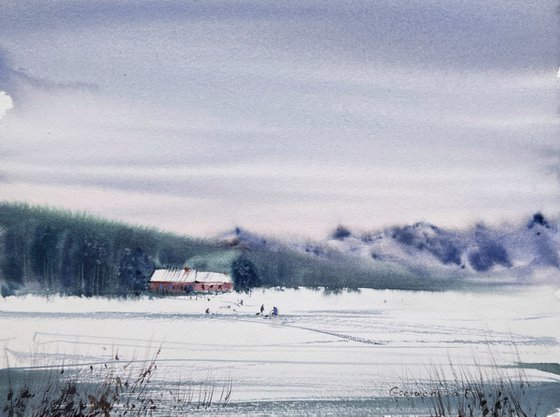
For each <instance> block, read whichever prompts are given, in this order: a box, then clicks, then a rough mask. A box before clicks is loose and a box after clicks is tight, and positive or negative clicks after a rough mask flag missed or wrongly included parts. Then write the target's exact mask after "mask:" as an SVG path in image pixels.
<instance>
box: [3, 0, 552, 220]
mask: <svg viewBox="0 0 560 417" xmlns="http://www.w3.org/2000/svg"><path fill="white" fill-rule="evenodd" d="M555 5H556V1H554V2H553V1H549V0H545V1H533V2H531V1H525V2H521V1H519V2H518V1H509V2H505V1H502V0H493V1H489V2H488V1H485V2H482V1H478V0H472V1H463V0H452V1H445V2H444V1H436V0H428V1H425V2H410V1H404V0H402V1H401V0H396V1H386V2H383V1H382V2H373V3H372V2H360V1H349V2H344V3H342V2H338V1H336V2H335V1H332V2H330V1H326V2H315V1H297V2H296V1H294V2H290V1H288V2H280V3H279V2H276V3H274V2H238V3H231V2H222V1H210V2H190V3H187V2H178V1H174V0H170V1H158V2H155V1H139V2H134V3H132V2H128V1H119V2H108V1H101V2H86V1H84V2H82V1H76V0H71V1H64V0H60V1H56V2H48V3H45V2H25V4H24V3H22V2H15V1H10V2H8V3H7V4H5V5H3V13H2V15H0V45H1V46H2V48H3V49H2V50H0V88H2V89H5V90H6V91H9V92H10V94H11V95H12V94H15V96H14V98H15V99H16V106H15V107H14V109H13V110H12V111H11V112H10V113H9V115H8V116H7V117H5V118H3V119H2V121H0V135H1V137H2V142H3V143H2V146H3V148H5V149H6V150H10V151H11V152H12V154H11V155H5V156H4V157H1V156H0V158H2V162H3V167H2V169H3V172H5V173H7V172H9V176H8V177H6V178H5V180H6V181H7V180H10V181H11V184H12V185H13V184H21V189H22V190H24V191H21V192H19V194H18V192H16V191H14V190H15V188H14V187H16V185H13V186H12V187H11V188H10V187H8V186H5V187H4V188H2V187H0V192H3V193H4V195H8V196H11V197H12V198H14V195H15V194H18V195H22V196H23V197H22V198H24V199H25V198H30V199H33V201H34V202H47V203H49V204H52V203H53V202H54V201H55V200H56V202H60V203H61V204H63V205H68V206H71V207H73V208H75V207H82V206H80V204H84V205H86V204H89V203H88V199H87V195H89V194H90V193H96V195H97V196H98V200H97V202H96V203H95V204H96V205H95V207H97V209H98V210H101V211H102V213H103V214H108V215H111V213H112V211H111V207H113V205H115V207H114V209H115V210H116V211H118V212H119V213H126V212H127V208H130V211H131V212H136V213H138V212H149V213H153V214H154V216H155V213H157V212H158V211H159V212H160V213H161V214H162V216H166V215H169V218H168V220H167V221H168V224H177V225H180V224H181V215H180V214H179V212H178V211H177V207H182V205H188V206H189V210H190V211H189V213H190V215H191V217H192V218H193V219H197V223H199V224H200V225H203V224H204V223H205V222H207V223H212V224H217V223H219V224H226V225H227V224H228V223H232V222H237V221H239V220H240V219H241V220H244V219H247V221H246V222H245V221H244V223H245V224H248V225H249V226H251V224H250V223H249V222H250V220H251V216H257V215H258V216H257V218H258V224H259V225H260V227H264V226H263V225H266V224H271V225H276V226H277V227H278V229H280V230H282V228H285V227H291V226H293V227H295V228H298V229H299V228H305V227H307V225H310V224H315V225H316V229H315V230H317V228H320V227H323V228H324V230H328V229H329V228H330V227H331V226H332V224H330V222H331V221H345V222H347V223H349V224H358V223H361V224H362V225H363V226H364V227H366V228H370V227H375V226H376V225H378V224H379V223H372V222H381V223H384V222H386V221H391V220H399V221H403V220H405V219H409V220H410V221H415V220H417V219H418V218H424V219H427V220H430V219H431V218H432V217H433V219H432V220H434V221H436V218H437V222H442V221H443V222H447V223H448V224H450V223H451V224H452V223H453V222H464V221H465V219H468V218H470V217H481V218H487V216H490V217H492V216H493V217H495V218H498V217H500V216H501V217H503V216H508V215H520V214H525V213H530V212H532V211H534V209H535V207H537V208H546V207H550V206H551V204H552V202H554V201H557V199H558V197H559V196H560V190H559V187H558V183H556V182H554V181H552V183H551V172H550V167H549V165H550V163H551V161H548V160H547V159H545V158H542V157H541V156H540V155H539V154H538V153H535V152H538V150H539V149H541V148H547V149H548V148H551V147H553V145H554V144H555V143H556V142H557V138H558V127H559V122H560V120H559V118H558V114H557V112H556V106H557V98H558V97H557V88H558V85H557V81H556V79H555V78H554V75H555V72H556V69H557V66H558V63H557V56H556V51H557V49H558V48H557V47H558V36H557V24H556V23H557V22H556V16H555V14H554V7H555ZM240 167H241V168H240ZM6 175H7V174H6ZM4 184H6V182H4ZM57 190H58V191H59V192H60V195H62V197H60V195H59V196H58V198H55V197H53V195H55V194H56V192H57ZM64 193H72V195H65V194H64ZM139 194H140V195H142V196H144V197H138V195H139ZM56 195H58V194H56ZM152 196H153V199H152V198H151V197H152ZM135 199H136V200H135ZM117 200H118V201H119V202H118V204H117V203H115V202H116V201H117ZM130 200H134V201H136V203H135V205H133V204H132V203H129V201H130ZM200 201H203V202H204V203H200ZM166 204H170V205H172V206H173V207H174V208H173V209H171V208H169V211H167V210H168V209H167V208H166ZM92 205H93V203H92ZM144 205H145V207H144ZM458 213H459V214H458ZM460 213H462V214H460ZM384 216H387V218H385V217H384ZM391 216H393V217H391ZM389 217H390V218H389ZM217 219H218V220H219V221H218V220H217ZM442 219H445V220H442ZM256 221H257V220H255V222H256ZM321 225H322V226H321ZM201 227H202V226H201Z"/></svg>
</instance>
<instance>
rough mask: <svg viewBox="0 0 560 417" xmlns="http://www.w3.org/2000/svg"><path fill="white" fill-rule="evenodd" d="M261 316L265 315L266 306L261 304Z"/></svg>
mask: <svg viewBox="0 0 560 417" xmlns="http://www.w3.org/2000/svg"><path fill="white" fill-rule="evenodd" d="M261 314H264V304H261Z"/></svg>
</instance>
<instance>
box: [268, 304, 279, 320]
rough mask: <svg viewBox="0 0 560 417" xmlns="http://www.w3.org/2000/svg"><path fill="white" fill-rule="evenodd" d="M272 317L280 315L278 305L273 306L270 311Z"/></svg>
mask: <svg viewBox="0 0 560 417" xmlns="http://www.w3.org/2000/svg"><path fill="white" fill-rule="evenodd" d="M270 317H271V318H272V317H278V308H277V307H276V306H274V307H272V311H271V312H270Z"/></svg>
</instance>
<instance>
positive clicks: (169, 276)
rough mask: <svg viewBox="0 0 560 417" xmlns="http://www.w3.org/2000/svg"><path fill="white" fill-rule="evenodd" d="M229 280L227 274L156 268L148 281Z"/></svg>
mask: <svg viewBox="0 0 560 417" xmlns="http://www.w3.org/2000/svg"><path fill="white" fill-rule="evenodd" d="M195 281H197V282H231V278H230V276H229V275H227V274H221V273H219V272H209V271H196V270H194V269H189V270H185V269H178V268H177V269H156V270H155V271H154V274H153V275H152V277H151V278H150V282H195Z"/></svg>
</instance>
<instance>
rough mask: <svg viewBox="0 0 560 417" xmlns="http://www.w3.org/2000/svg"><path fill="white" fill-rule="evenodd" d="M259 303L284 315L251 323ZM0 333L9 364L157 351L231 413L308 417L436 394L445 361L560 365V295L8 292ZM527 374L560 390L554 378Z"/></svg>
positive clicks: (80, 362)
mask: <svg viewBox="0 0 560 417" xmlns="http://www.w3.org/2000/svg"><path fill="white" fill-rule="evenodd" d="M241 300H242V301H243V303H242V304H241ZM261 304H264V306H265V311H266V312H269V311H270V310H271V309H272V307H273V306H277V307H278V309H279V312H280V316H279V317H278V318H277V319H266V318H264V317H262V316H259V315H257V314H256V313H257V312H258V311H259V309H260V307H261ZM207 308H209V311H210V314H205V310H206V309H207ZM0 329H1V333H0V346H2V348H3V351H4V352H5V354H3V355H2V357H1V359H0V365H1V367H2V368H5V367H7V366H9V367H11V368H17V367H37V366H41V367H42V366H54V367H57V369H58V368H59V367H61V366H62V365H63V366H64V367H66V368H68V369H71V368H73V367H75V366H79V367H84V368H86V367H87V368H89V366H90V365H92V366H93V367H101V366H105V364H110V363H112V362H114V363H117V364H120V363H126V362H128V361H130V360H138V361H142V360H145V359H148V358H150V357H151V355H152V354H153V352H154V350H156V349H157V348H158V347H160V346H161V354H160V356H159V358H158V366H159V368H158V373H157V378H159V381H160V382H162V381H165V382H166V383H173V382H178V381H190V382H193V381H194V382H196V381H210V380H216V381H221V380H224V381H226V380H231V381H232V385H233V391H232V396H231V403H232V405H231V407H230V408H229V411H227V410H226V409H224V410H225V411H224V410H222V411H221V412H223V413H226V414H227V413H228V412H229V413H230V414H231V413H233V414H244V415H245V414H247V415H249V414H250V415H270V414H274V413H276V414H280V415H284V414H290V413H291V414H292V415H298V414H302V413H301V408H300V409H298V408H297V407H303V409H305V410H307V413H308V414H310V415H319V414H322V415H331V414H346V412H348V410H354V411H355V412H354V413H351V414H356V415H357V414H360V413H362V414H363V415H371V414H375V413H373V412H369V411H368V410H373V408H376V407H381V408H382V407H385V406H386V405H387V404H389V403H391V401H393V402H394V401H396V400H398V398H397V399H395V398H394V397H395V396H397V397H398V395H399V392H400V391H402V390H404V389H405V388H406V387H408V389H410V387H412V388H415V389H430V387H432V386H433V385H434V384H435V383H436V382H435V379H434V371H435V369H436V368H437V369H439V370H440V371H441V372H443V373H444V374H445V375H446V376H448V377H449V378H451V379H452V377H451V366H450V364H453V366H454V367H455V369H461V370H462V371H465V372H471V373H473V374H474V373H475V371H476V372H479V370H483V372H484V373H485V374H486V377H487V378H492V377H493V376H495V377H498V376H507V377H510V378H513V379H515V378H517V377H518V375H519V373H520V370H519V369H518V368H517V367H515V366H512V365H515V364H516V363H518V362H520V361H521V362H524V363H532V364H533V363H560V292H559V291H557V289H555V288H550V287H538V288H522V289H517V290H515V289H512V290H507V291H505V290H500V291H499V292H498V291H494V292H487V293H483V292H477V293H462V292H441V293H432V292H407V291H389V290H387V291H380V290H361V291H360V292H342V293H341V294H336V295H335V294H330V295H329V294H325V293H324V292H323V291H314V290H311V289H299V290H272V289H269V290H264V291H263V290H257V291H254V292H253V293H252V294H242V295H241V294H236V293H230V294H221V295H212V296H210V297H201V296H199V297H198V298H197V297H188V296H187V297H168V298H153V299H148V298H143V299H140V300H115V299H113V300H108V299H102V298H88V299H84V298H72V297H70V298H57V297H55V298H50V299H46V298H40V297H32V296H28V297H20V298H14V297H9V298H6V299H0ZM117 357H118V361H116V358H117ZM523 372H525V373H526V377H527V378H528V379H530V380H532V381H535V382H536V383H541V382H544V383H547V384H548V385H551V384H550V383H551V382H553V383H556V384H558V386H560V376H558V375H555V374H554V373H549V372H543V371H538V370H533V369H527V370H525V371H523ZM552 386H555V385H554V384H552ZM395 387H398V389H396V390H395ZM391 389H393V390H392V391H391ZM554 392H556V393H560V391H559V390H558V389H557V390H556V391H554ZM401 395H402V392H401ZM546 395H548V396H549V397H550V398H548V399H547V400H548V401H549V403H550V404H549V405H548V406H554V407H560V394H559V395H558V397H559V398H557V399H556V398H553V396H554V395H555V394H554V393H552V394H546ZM380 398H381V399H383V398H384V399H385V401H386V402H385V403H382V402H379V403H378V402H376V401H377V400H378V399H380ZM387 398H389V403H388V402H387ZM384 404H385V405H384ZM391 404H392V403H391ZM389 406H390V405H389ZM290 410H292V411H290ZM294 410H295V411H294ZM297 410H299V411H297ZM329 410H330V411H329ZM329 413H330V414H329ZM379 413H381V414H384V413H382V412H381V411H380V412H379ZM387 414H390V412H387ZM213 415H216V412H215V411H214V412H213Z"/></svg>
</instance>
